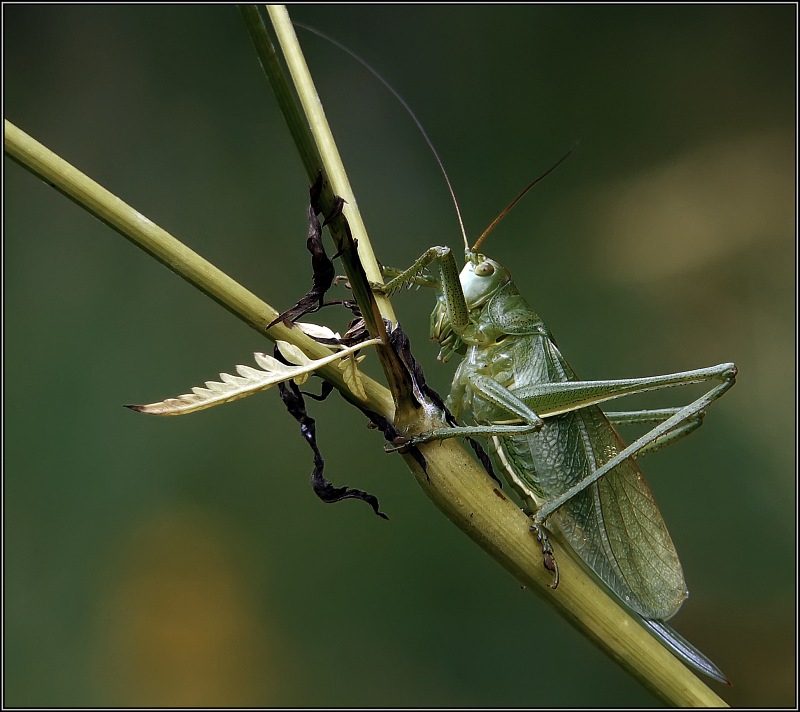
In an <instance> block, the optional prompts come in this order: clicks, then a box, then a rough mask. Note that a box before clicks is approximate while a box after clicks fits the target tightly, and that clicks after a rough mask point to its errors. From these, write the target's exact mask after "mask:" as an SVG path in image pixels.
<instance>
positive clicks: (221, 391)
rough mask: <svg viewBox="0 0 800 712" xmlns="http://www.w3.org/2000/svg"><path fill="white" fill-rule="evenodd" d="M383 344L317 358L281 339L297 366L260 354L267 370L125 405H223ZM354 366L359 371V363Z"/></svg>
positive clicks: (178, 408) (180, 409)
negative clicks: (155, 401) (181, 392)
mask: <svg viewBox="0 0 800 712" xmlns="http://www.w3.org/2000/svg"><path fill="white" fill-rule="evenodd" d="M379 343H380V339H370V340H369V341H365V342H363V343H360V344H358V345H357V346H351V347H349V348H344V349H342V350H341V351H337V352H336V353H333V354H331V355H330V356H325V357H324V358H321V359H316V360H314V359H310V358H309V357H308V356H306V355H305V354H304V353H303V352H302V351H301V350H300V349H299V348H297V347H296V346H294V345H293V344H290V343H288V342H286V341H278V342H277V344H278V348H279V349H280V351H281V354H283V356H284V358H285V359H286V360H287V361H291V362H292V363H293V364H295V365H292V366H287V365H286V364H284V363H281V362H280V361H278V360H277V359H275V358H273V357H272V356H269V355H267V354H262V353H256V354H254V356H255V360H256V363H257V364H258V365H259V366H260V367H261V369H263V370H261V369H258V368H253V367H252V366H236V371H237V373H238V374H239V375H238V376H232V375H231V374H228V373H221V374H220V379H221V381H206V383H205V387H203V386H195V387H194V388H192V392H191V393H185V394H184V395H181V396H178V397H177V398H167V399H166V400H163V401H159V402H158V403H150V404H148V405H128V406H125V407H126V408H130V409H131V410H135V411H137V412H139V413H149V414H151V415H186V414H187V413H194V412H195V411H198V410H204V409H206V408H212V407H213V406H215V405H222V404H223V403H229V402H231V401H234V400H238V399H239V398H245V397H246V396H250V395H252V394H253V393H258V392H259V391H265V390H267V389H268V388H271V387H272V386H274V385H276V384H278V383H283V382H284V381H288V380H290V379H294V381H295V382H296V383H297V384H298V385H300V384H301V383H304V382H305V381H306V380H307V379H308V377H309V376H310V375H311V374H312V373H313V372H314V371H316V370H317V369H318V368H321V367H322V366H325V365H327V364H329V363H333V362H334V361H337V360H339V359H342V358H346V357H348V356H351V355H352V354H353V353H354V352H355V351H357V350H358V349H362V348H364V347H365V346H372V345H374V344H379ZM352 368H353V369H354V370H355V373H356V374H358V370H357V369H356V368H355V364H354V365H353V367H352ZM350 378H352V379H353V380H352V382H353V383H356V382H358V385H357V386H356V388H358V390H356V393H358V394H359V395H361V397H366V394H365V393H364V386H363V383H361V378H360V374H358V375H356V376H354V377H353V376H351V377H350ZM345 382H346V383H347V384H348V386H350V387H351V388H353V386H352V385H351V384H350V382H349V381H348V377H347V376H346V377H345Z"/></svg>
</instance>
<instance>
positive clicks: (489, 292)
mask: <svg viewBox="0 0 800 712" xmlns="http://www.w3.org/2000/svg"><path fill="white" fill-rule="evenodd" d="M466 254H467V263H466V265H464V268H463V269H462V270H461V273H460V274H459V283H460V287H461V292H462V294H463V295H464V302H465V306H466V309H467V313H468V314H469V319H470V321H472V320H473V319H474V318H475V314H476V310H478V312H480V310H481V309H483V307H484V306H485V305H486V304H487V302H488V301H489V300H490V299H491V298H492V296H493V295H495V294H496V293H497V292H498V291H500V290H501V289H502V288H503V287H505V285H507V284H508V283H509V282H510V281H511V273H510V272H509V271H508V270H507V269H506V268H505V267H503V266H502V265H501V264H500V263H499V262H495V261H494V260H492V259H489V258H488V257H486V255H482V254H480V253H477V252H473V251H472V250H469V249H468V250H467V253H466ZM446 295H447V290H446V289H443V290H442V292H441V293H440V294H439V299H438V300H437V302H436V307H435V308H434V310H433V313H432V314H431V331H430V334H431V338H432V339H433V340H434V341H437V342H439V345H440V346H441V349H440V350H439V360H440V361H444V362H445V363H446V362H447V361H449V360H450V358H451V357H452V356H453V354H455V353H460V354H463V353H464V352H465V351H466V347H467V344H466V341H465V340H464V338H463V337H464V329H463V328H462V329H454V328H453V322H452V315H451V313H450V310H449V307H448V299H447V296H446Z"/></svg>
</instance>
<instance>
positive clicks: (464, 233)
mask: <svg viewBox="0 0 800 712" xmlns="http://www.w3.org/2000/svg"><path fill="white" fill-rule="evenodd" d="M294 25H295V26H296V27H300V28H302V29H304V30H307V31H308V32H312V33H314V34H315V35H317V36H318V37H321V38H322V39H324V40H327V41H328V42H330V43H331V44H332V45H335V46H336V47H338V48H339V49H340V50H342V51H343V52H346V53H347V54H349V55H350V56H351V57H352V58H353V59H355V60H356V61H357V62H358V63H359V64H361V65H362V66H363V67H364V68H365V69H367V70H368V71H369V72H370V73H371V74H372V75H373V76H374V77H375V78H376V79H377V80H378V81H379V82H380V83H381V84H383V86H385V87H386V88H387V89H388V90H389V91H390V92H391V93H392V94H393V96H394V98H395V99H397V101H399V102H400V104H402V106H403V108H404V109H405V110H406V111H407V112H408V113H409V115H410V116H411V118H412V119H414V123H415V124H416V125H417V128H418V129H419V130H420V133H421V134H422V137H423V138H424V139H425V142H426V143H427V144H428V147H429V148H430V149H431V151H432V152H433V155H434V158H436V162H437V163H438V164H439V168H440V170H441V171H442V175H443V176H444V180H445V182H446V183H447V190H449V191H450V197H451V198H452V200H453V205H454V206H455V208H456V215H457V216H458V225H459V227H460V228H461V236H462V237H463V238H464V247H465V248H466V249H467V250H468V249H469V240H467V231H466V230H465V229H464V219H463V218H462V216H461V208H460V207H459V206H458V200H456V194H455V191H454V190H453V186H452V184H451V183H450V178H449V177H448V175H447V171H446V170H445V169H444V163H442V159H441V158H439V154H438V152H437V151H436V148H435V147H434V145H433V142H432V141H431V140H430V138H429V137H428V134H427V132H426V131H425V129H424V128H423V126H422V123H420V120H419V119H418V118H417V115H416V114H415V113H414V112H413V111H412V109H411V107H410V106H409V105H408V103H407V102H406V100H405V99H403V97H402V96H400V94H398V93H397V92H396V91H395V89H394V87H393V86H392V85H391V84H389V82H388V81H386V80H385V79H384V78H383V77H382V76H381V75H380V74H379V73H378V71H377V70H376V69H374V68H373V67H372V66H370V65H369V64H368V63H367V62H366V61H365V60H363V59H361V57H359V56H358V55H357V54H356V53H355V52H353V51H352V50H351V49H350V48H349V47H346V46H345V45H343V44H342V43H341V42H338V41H337V40H335V39H333V37H329V36H328V35H326V34H325V33H324V32H320V31H319V30H317V29H315V28H313V27H309V26H308V25H304V24H302V23H300V22H294ZM561 160H564V159H563V158H562V159H561ZM560 162H561V161H559V163H560ZM556 165H558V164H556ZM554 167H555V166H554ZM550 170H552V168H551V169H550ZM549 172H550V171H548V173H549ZM545 175H547V173H545ZM542 177H544V176H542ZM537 180H538V179H537ZM534 182H536V181H534ZM532 185H533V183H532V184H531V186H532ZM531 186H529V187H531ZM526 190H527V188H526ZM523 194H524V193H523ZM520 197H522V196H520ZM517 200H519V198H517ZM515 202H516V201H515ZM510 209H511V206H509V208H508V209H507V210H510ZM487 232H488V231H487Z"/></svg>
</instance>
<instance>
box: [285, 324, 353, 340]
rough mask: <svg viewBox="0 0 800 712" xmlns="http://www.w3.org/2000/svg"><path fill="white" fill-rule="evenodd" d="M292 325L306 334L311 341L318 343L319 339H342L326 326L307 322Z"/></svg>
mask: <svg viewBox="0 0 800 712" xmlns="http://www.w3.org/2000/svg"><path fill="white" fill-rule="evenodd" d="M294 325H295V326H296V327H297V328H298V329H300V331H302V332H303V333H304V334H307V335H308V336H310V337H311V338H312V339H317V340H318V341H319V340H320V339H327V340H329V341H338V340H339V339H341V338H342V337H341V336H339V334H338V332H336V331H334V330H333V329H330V328H328V327H327V326H323V325H322V324H313V323H311V322H307V321H296V322H295V323H294Z"/></svg>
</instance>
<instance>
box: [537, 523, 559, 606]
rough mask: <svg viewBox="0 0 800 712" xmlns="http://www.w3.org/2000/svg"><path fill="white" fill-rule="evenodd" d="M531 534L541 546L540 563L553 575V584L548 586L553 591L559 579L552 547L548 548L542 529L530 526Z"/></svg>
mask: <svg viewBox="0 0 800 712" xmlns="http://www.w3.org/2000/svg"><path fill="white" fill-rule="evenodd" d="M531 533H532V534H534V535H535V536H536V540H537V541H538V542H539V543H540V544H541V545H542V557H543V558H542V563H543V564H544V567H545V568H546V569H547V570H548V571H550V572H552V573H553V583H551V584H550V588H552V589H553V590H554V591H555V590H556V589H557V588H558V582H559V581H560V580H561V577H560V576H559V573H558V562H557V561H556V557H555V553H554V552H553V547H552V546H550V540H549V539H548V538H547V534H546V533H545V531H544V529H543V528H542V527H540V526H539V525H538V524H531Z"/></svg>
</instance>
